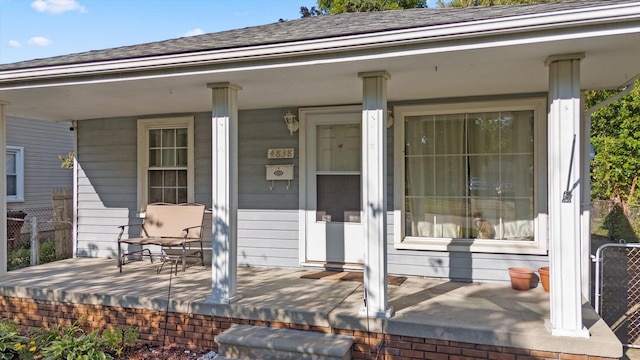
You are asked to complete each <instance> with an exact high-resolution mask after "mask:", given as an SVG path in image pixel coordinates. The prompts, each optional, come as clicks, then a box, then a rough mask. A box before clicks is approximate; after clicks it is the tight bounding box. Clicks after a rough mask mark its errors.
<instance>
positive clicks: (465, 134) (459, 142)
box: [396, 103, 541, 251]
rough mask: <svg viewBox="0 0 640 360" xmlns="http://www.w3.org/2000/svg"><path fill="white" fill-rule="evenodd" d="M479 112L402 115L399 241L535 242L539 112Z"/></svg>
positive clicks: (501, 109) (448, 110) (427, 110)
mask: <svg viewBox="0 0 640 360" xmlns="http://www.w3.org/2000/svg"><path fill="white" fill-rule="evenodd" d="M483 105H484V106H479V105H478V106H477V108H474V107H473V106H469V104H467V106H464V107H463V108H461V109H456V107H455V106H453V107H451V108H443V109H438V108H434V107H429V108H424V109H422V110H421V109H420V108H419V107H418V108H413V109H410V110H411V111H408V112H405V113H404V114H403V117H402V118H403V124H402V125H403V126H402V128H403V135H402V137H403V139H404V141H403V144H404V148H403V149H401V150H402V159H398V158H397V157H396V159H398V160H400V161H402V163H403V168H404V169H403V172H402V174H403V179H402V180H401V181H402V184H403V191H402V194H403V197H402V199H403V201H402V202H403V204H402V205H401V211H402V214H403V217H402V218H403V221H402V225H401V226H402V229H401V233H402V234H403V239H402V241H407V240H409V243H411V242H413V243H414V244H415V243H420V242H422V243H426V244H429V243H432V244H438V243H440V244H443V243H447V244H448V245H451V244H456V243H457V244H458V245H462V244H464V245H465V246H466V247H468V248H470V247H471V245H472V244H474V243H478V244H484V245H483V246H484V248H485V249H486V248H490V247H494V248H499V247H501V246H502V244H505V245H507V246H511V247H513V246H514V245H515V247H517V245H518V243H520V244H522V245H523V246H525V247H531V246H532V245H531V244H534V243H536V221H537V215H538V214H537V207H536V206H537V198H536V194H537V191H536V184H537V180H536V179H537V177H538V176H540V174H539V172H540V171H541V169H540V167H539V166H536V159H537V157H536V151H537V150H539V149H540V148H541V146H538V145H537V143H538V142H539V141H540V139H538V135H537V127H538V125H537V123H538V122H539V121H536V117H537V116H539V115H540V114H539V112H540V108H539V107H536V106H532V105H529V106H527V105H524V106H514V105H513V104H512V103H509V105H508V106H507V105H503V106H500V105H499V104H497V105H496V106H495V107H492V106H488V105H487V104H483ZM476 247H479V246H476ZM498 251H500V250H498Z"/></svg>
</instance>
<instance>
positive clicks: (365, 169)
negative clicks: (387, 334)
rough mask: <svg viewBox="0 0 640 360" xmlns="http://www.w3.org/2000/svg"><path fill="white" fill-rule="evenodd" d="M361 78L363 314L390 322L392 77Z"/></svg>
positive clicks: (370, 74) (381, 73) (367, 75)
mask: <svg viewBox="0 0 640 360" xmlns="http://www.w3.org/2000/svg"><path fill="white" fill-rule="evenodd" d="M358 76H359V77H361V78H362V85H363V86H362V175H361V182H362V226H363V228H364V287H365V297H366V302H365V305H364V307H363V308H362V310H361V311H360V314H361V315H363V316H373V317H377V318H390V317H391V316H392V315H393V309H391V308H389V307H388V304H387V127H386V123H387V122H386V119H387V80H388V79H389V73H387V72H386V71H376V72H367V73H360V74H358Z"/></svg>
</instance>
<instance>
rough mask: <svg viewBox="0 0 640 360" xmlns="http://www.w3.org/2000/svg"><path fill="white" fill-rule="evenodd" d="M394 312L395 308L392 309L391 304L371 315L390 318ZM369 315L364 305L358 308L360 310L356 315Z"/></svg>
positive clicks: (378, 317) (377, 317)
mask: <svg viewBox="0 0 640 360" xmlns="http://www.w3.org/2000/svg"><path fill="white" fill-rule="evenodd" d="M394 314H395V310H394V309H393V306H389V307H388V308H387V309H386V310H385V311H379V312H376V313H374V314H372V315H373V317H374V318H376V319H391V318H392V317H393V315H394ZM369 315H370V314H369V311H368V309H367V307H366V306H364V305H363V306H362V307H361V308H360V311H358V316H360V317H368V316H369Z"/></svg>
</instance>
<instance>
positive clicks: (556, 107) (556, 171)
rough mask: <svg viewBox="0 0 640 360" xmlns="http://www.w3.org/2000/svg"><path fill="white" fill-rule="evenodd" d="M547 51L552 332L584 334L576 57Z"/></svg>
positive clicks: (580, 154) (585, 335) (578, 69)
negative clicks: (551, 53)
mask: <svg viewBox="0 0 640 360" xmlns="http://www.w3.org/2000/svg"><path fill="white" fill-rule="evenodd" d="M582 58H584V54H568V55H558V56H551V57H549V58H548V59H547V62H546V65H547V66H548V67H549V117H548V155H547V156H548V166H549V171H548V176H549V178H548V179H549V180H548V182H549V198H548V201H549V258H550V262H549V267H550V287H551V289H550V299H551V300H550V301H551V304H550V305H551V319H550V320H549V321H548V323H547V327H548V328H549V330H550V331H551V334H552V335H559V336H573V337H589V332H588V330H587V329H586V328H585V327H584V326H583V325H582V286H581V282H582V277H581V274H582V272H581V265H582V261H581V242H580V234H581V226H580V210H581V209H580V202H581V195H580V192H581V191H582V186H581V185H582V183H581V180H582V179H581V175H582V172H581V166H582V161H581V157H582V156H583V154H582V152H581V151H580V150H581V148H580V138H581V136H582V134H581V131H580V115H581V113H582V109H581V102H580V60H581V59H582Z"/></svg>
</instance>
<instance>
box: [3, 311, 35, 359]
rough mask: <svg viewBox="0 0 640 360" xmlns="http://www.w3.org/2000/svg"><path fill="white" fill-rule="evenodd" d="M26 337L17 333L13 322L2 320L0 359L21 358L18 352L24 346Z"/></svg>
mask: <svg viewBox="0 0 640 360" xmlns="http://www.w3.org/2000/svg"><path fill="white" fill-rule="evenodd" d="M27 340H28V339H27V338H26V337H24V336H21V335H19V333H18V327H17V325H16V324H15V323H14V322H11V321H7V320H3V321H2V322H0V359H1V360H13V359H22V358H23V357H21V356H19V354H20V353H21V352H22V351H23V350H24V349H25V348H26V345H25V343H26V342H27Z"/></svg>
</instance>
